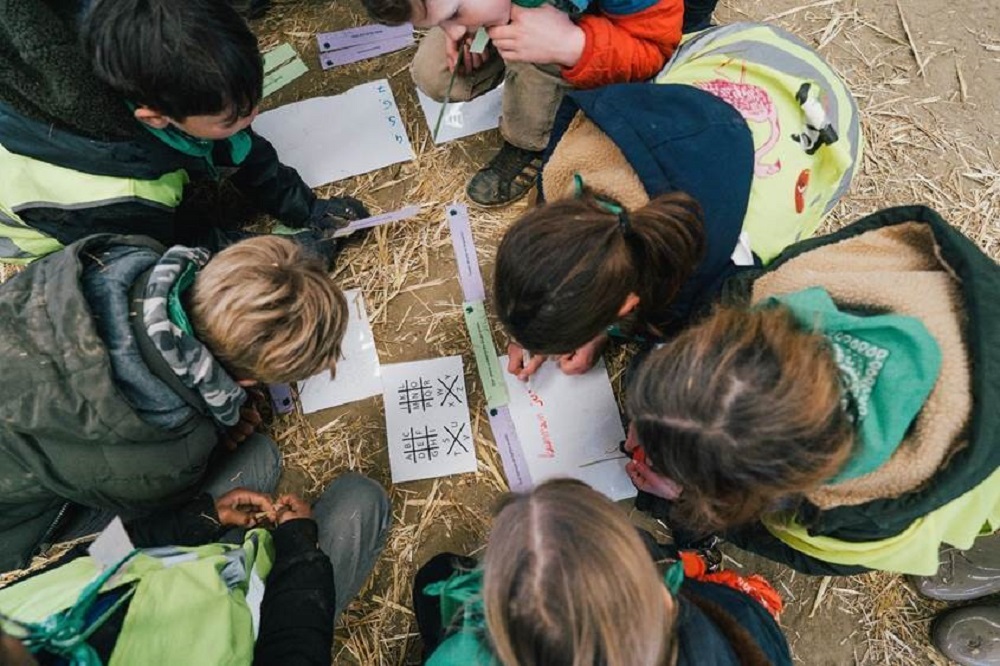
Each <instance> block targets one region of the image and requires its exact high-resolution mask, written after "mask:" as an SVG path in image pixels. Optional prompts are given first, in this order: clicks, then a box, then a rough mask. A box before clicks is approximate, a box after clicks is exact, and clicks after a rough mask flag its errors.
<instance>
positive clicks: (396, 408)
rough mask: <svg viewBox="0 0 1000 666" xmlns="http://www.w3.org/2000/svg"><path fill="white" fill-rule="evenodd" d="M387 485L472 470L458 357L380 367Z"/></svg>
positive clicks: (473, 450) (473, 455)
mask: <svg viewBox="0 0 1000 666" xmlns="http://www.w3.org/2000/svg"><path fill="white" fill-rule="evenodd" d="M382 388H383V395H384V396H385V423H386V435H387V438H388V442H389V467H390V468H391V470H392V482H393V483H402V482H404V481H415V480H416V479H429V478H432V477H438V476H446V475H448V474H459V473H462V472H474V471H476V447H475V444H474V441H473V437H472V426H471V425H470V424H469V405H468V401H467V399H466V391H465V372H464V368H463V366H462V357H461V356H446V357H444V358H435V359H430V360H427V361H414V362H411V363H394V364H392V365H385V366H382Z"/></svg>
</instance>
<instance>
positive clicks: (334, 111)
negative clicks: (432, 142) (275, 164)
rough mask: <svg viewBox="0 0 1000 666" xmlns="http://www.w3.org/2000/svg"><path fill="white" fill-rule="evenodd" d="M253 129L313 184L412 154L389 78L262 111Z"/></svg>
mask: <svg viewBox="0 0 1000 666" xmlns="http://www.w3.org/2000/svg"><path fill="white" fill-rule="evenodd" d="M253 129H254V131H256V132H257V133H258V134H260V135H261V136H263V137H264V138H265V139H267V140H268V141H270V142H271V143H272V144H273V145H274V149H275V150H277V151H278V157H279V158H280V159H281V161H282V162H284V163H285V164H287V165H288V166H290V167H292V168H294V169H295V170H296V171H298V172H299V175H301V176H302V180H304V181H305V182H306V184H307V185H309V187H318V186H320V185H325V184H326V183H332V182H333V181H336V180H342V179H344V178H349V177H350V176H356V175H358V174H362V173H367V172H369V171H374V170H375V169H381V168H382V167H386V166H389V165H390V164H396V163H398V162H406V161H409V160H412V159H413V158H414V154H413V148H412V147H411V146H410V139H409V137H408V136H407V135H406V127H405V126H404V124H403V119H402V117H401V116H400V115H399V109H398V108H397V107H396V99H395V98H394V97H393V96H392V89H391V88H390V87H389V82H388V81H387V80H386V79H381V80H379V81H372V82H370V83H363V84H361V85H359V86H355V87H354V88H351V89H350V90H348V91H347V92H345V93H342V94H340V95H335V96H333V97H313V98H312V99H307V100H305V101H302V102H296V103H294V104H286V105H285V106H279V107H278V108H277V109H274V110H272V111H268V112H266V113H262V114H260V115H259V116H258V117H257V119H256V120H255V121H254V122H253Z"/></svg>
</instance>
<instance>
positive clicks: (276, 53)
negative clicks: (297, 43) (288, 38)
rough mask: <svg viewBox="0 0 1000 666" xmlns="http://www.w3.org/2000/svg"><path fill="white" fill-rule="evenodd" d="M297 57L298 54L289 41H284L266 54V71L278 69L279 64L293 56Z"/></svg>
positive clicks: (267, 72) (266, 72)
mask: <svg viewBox="0 0 1000 666" xmlns="http://www.w3.org/2000/svg"><path fill="white" fill-rule="evenodd" d="M297 57H298V54H297V53H295V49H293V48H292V45H291V44H289V43H288V42H282V43H281V44H278V45H277V46H275V47H274V48H273V49H271V50H270V51H268V52H267V53H265V54H264V73H265V74H269V73H270V72H272V71H273V70H275V69H277V68H278V65H284V64H285V63H286V62H288V61H289V60H291V59H292V58H297Z"/></svg>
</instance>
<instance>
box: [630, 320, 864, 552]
mask: <svg viewBox="0 0 1000 666" xmlns="http://www.w3.org/2000/svg"><path fill="white" fill-rule="evenodd" d="M627 408H628V413H629V415H630V416H631V418H632V423H633V424H634V426H635V428H636V435H637V438H638V440H639V443H640V444H641V445H642V447H643V449H645V451H646V457H647V460H648V461H649V465H650V466H651V467H652V468H653V470H654V471H656V472H659V473H660V474H665V475H666V476H668V477H670V478H671V479H673V480H674V481H676V482H677V483H678V484H679V485H680V486H681V488H682V489H683V490H682V492H681V495H680V497H678V498H677V500H676V501H675V502H674V515H673V518H674V520H676V521H677V522H678V523H679V524H681V525H683V526H686V527H688V528H689V529H691V530H694V531H696V532H701V533H704V532H709V531H715V530H724V529H727V528H730V527H735V526H738V525H742V524H747V523H750V522H753V521H755V520H757V519H759V518H760V517H761V516H763V515H765V514H766V513H768V512H770V511H773V510H775V506H776V504H777V502H778V501H779V500H785V499H789V498H797V497H798V496H799V495H801V494H802V493H804V492H807V491H809V490H812V489H814V488H816V487H817V486H819V485H820V484H822V482H823V481H824V480H826V479H827V478H829V477H830V476H832V475H833V474H834V473H836V471H837V469H839V468H840V466H841V465H842V464H843V462H844V461H845V459H846V458H847V456H848V455H849V454H850V451H851V446H852V444H853V442H854V430H853V426H852V425H851V421H850V418H849V417H848V415H847V412H846V411H845V410H844V409H843V407H842V406H841V388H840V374H839V370H838V368H837V365H836V363H835V361H834V358H833V353H832V352H831V350H830V346H829V344H828V342H827V341H826V339H825V338H824V337H823V336H822V335H820V334H817V333H813V332H811V331H807V330H804V329H803V328H801V327H800V326H799V325H798V324H797V323H796V321H795V319H794V318H793V317H792V315H791V313H790V312H789V311H788V310H787V309H786V308H784V307H775V308H768V309H762V310H751V311H743V310H736V309H720V310H717V311H716V312H715V313H713V314H712V315H711V316H710V317H709V318H708V319H706V320H705V321H703V322H701V323H700V324H698V325H697V326H693V327H692V328H690V329H688V330H687V331H685V332H684V333H682V334H681V335H679V336H678V337H677V338H675V339H674V340H673V341H671V342H670V343H668V344H667V345H664V346H663V347H661V348H660V349H658V350H656V351H654V352H652V353H651V354H650V355H649V357H648V358H647V359H646V360H645V361H644V362H643V363H642V364H641V365H640V367H639V370H638V371H637V372H636V376H635V379H634V381H633V382H632V385H631V387H630V389H629V391H628V399H627Z"/></svg>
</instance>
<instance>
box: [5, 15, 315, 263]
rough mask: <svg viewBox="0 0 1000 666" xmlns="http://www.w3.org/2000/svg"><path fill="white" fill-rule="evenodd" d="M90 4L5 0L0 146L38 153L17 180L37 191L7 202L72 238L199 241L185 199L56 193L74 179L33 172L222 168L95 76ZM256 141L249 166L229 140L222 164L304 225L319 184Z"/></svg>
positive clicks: (48, 230) (44, 227) (145, 175)
mask: <svg viewBox="0 0 1000 666" xmlns="http://www.w3.org/2000/svg"><path fill="white" fill-rule="evenodd" d="M81 6H82V3H81V2H79V0H32V2H23V1H21V0H0V74H2V76H0V146H3V148H5V149H6V150H7V151H9V152H10V153H13V154H14V155H17V156H21V157H24V158H28V160H29V162H28V165H29V166H28V168H26V169H22V175H21V178H20V179H19V180H18V182H17V185H16V187H18V188H20V189H26V190H30V191H26V192H25V193H24V195H25V196H18V197H16V200H12V201H2V200H0V204H5V205H6V207H7V208H8V209H10V210H12V211H13V212H14V213H15V214H16V215H17V216H18V217H19V218H20V220H21V221H22V222H23V223H25V224H27V225H28V226H30V227H32V228H34V229H37V230H38V231H40V232H42V233H44V234H46V235H48V236H51V237H54V238H55V239H57V240H58V241H60V242H61V243H62V244H63V245H66V244H69V243H71V242H73V241H75V240H78V239H80V238H82V237H84V236H87V235H90V234H94V233H123V234H129V233H140V234H144V235H147V236H151V237H153V238H155V239H157V240H159V241H160V242H162V243H165V244H172V243H176V242H185V243H188V244H198V241H199V240H200V239H199V238H196V237H190V236H188V237H182V236H179V235H178V233H179V230H178V228H177V221H176V220H175V217H176V215H175V210H176V206H175V205H165V204H164V203H163V202H162V201H159V202H151V201H149V200H147V199H145V198H143V197H141V196H118V197H114V198H112V199H110V200H101V199H99V198H98V199H93V198H89V197H88V195H87V192H86V188H85V187H81V188H78V189H79V190H82V191H73V192H67V191H65V190H61V191H60V192H59V194H60V196H59V197H47V196H45V194H46V191H45V190H46V189H47V188H63V187H66V186H64V185H62V184H60V183H59V182H53V181H54V180H55V181H58V179H57V178H53V177H52V176H51V175H47V174H48V172H46V171H45V170H44V169H40V170H37V173H35V172H33V171H31V165H32V164H33V163H34V161H37V162H39V163H43V164H46V165H54V166H56V167H62V168H65V169H70V170H72V171H75V172H78V173H81V174H87V175H88V176H90V177H92V179H93V180H94V182H100V180H101V179H108V178H117V179H123V178H124V179H132V180H134V181H157V179H160V178H161V177H164V176H166V175H168V174H173V173H178V174H180V176H181V178H180V179H187V180H190V181H198V180H205V179H209V178H214V177H216V175H217V172H216V170H215V169H213V168H211V167H209V165H208V164H207V163H206V162H205V161H204V160H202V159H199V158H194V157H191V156H188V155H185V154H182V153H180V152H178V151H176V150H174V149H172V148H170V147H169V146H167V145H166V144H164V143H162V142H161V141H160V140H159V139H157V138H156V137H155V136H153V135H152V134H150V133H149V132H148V131H146V130H145V129H144V128H143V127H142V126H141V125H140V124H139V123H138V121H136V120H135V119H134V118H133V117H132V114H131V112H130V111H129V109H128V107H127V105H126V100H124V99H121V98H120V97H117V96H116V94H115V93H114V91H112V90H110V89H109V88H108V87H107V86H106V85H104V84H103V83H102V82H101V81H100V80H99V79H97V78H96V76H94V74H93V73H92V72H91V71H90V67H89V63H88V59H87V58H86V56H85V54H84V53H83V51H82V49H81V48H80V47H79V45H78V44H77V32H78V21H79V17H80V13H81V11H82V10H81ZM251 139H252V148H251V151H250V153H249V155H248V156H247V157H246V159H245V160H244V161H243V162H241V163H240V164H239V165H233V164H232V162H231V160H230V159H229V157H228V155H227V154H226V153H227V152H228V151H226V150H222V149H221V148H222V146H221V144H220V149H219V150H216V151H215V154H214V155H213V157H214V163H215V165H216V166H218V167H222V168H226V167H236V169H237V170H236V172H235V174H233V175H232V176H231V178H230V181H231V182H232V183H233V184H234V185H236V186H237V188H239V189H240V190H241V191H242V192H243V194H244V195H245V196H247V198H248V199H249V200H250V201H251V202H252V203H253V204H254V205H255V206H256V207H257V208H259V209H260V210H262V211H263V212H266V213H268V214H270V215H272V216H274V217H276V218H278V219H280V220H282V221H283V222H285V223H286V224H288V225H289V226H295V227H298V226H302V225H304V224H305V223H306V221H307V219H308V218H309V215H310V212H311V209H312V205H313V203H314V202H315V200H316V197H315V195H314V194H313V193H312V190H311V189H310V188H309V186H308V185H306V184H305V183H304V182H303V181H302V179H301V178H300V177H299V175H298V172H296V171H295V170H294V169H292V168H290V167H287V166H285V165H283V164H282V163H281V162H280V161H279V160H278V156H277V154H276V153H275V151H274V148H273V147H272V146H271V144H270V143H268V142H267V141H266V140H265V139H263V138H262V137H260V136H258V135H256V134H254V133H253V132H252V131H251ZM42 174H46V175H42ZM39 179H41V180H44V181H45V182H37V181H38V180H39ZM180 179H177V182H178V183H179V180H180ZM32 181H36V182H35V183H34V184H32ZM177 196H178V197H180V196H182V193H178V194H177ZM67 198H68V199H69V200H70V201H69V204H67ZM221 222H225V221H224V220H223V221H221ZM187 233H190V232H187ZM0 235H2V228H0Z"/></svg>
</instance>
